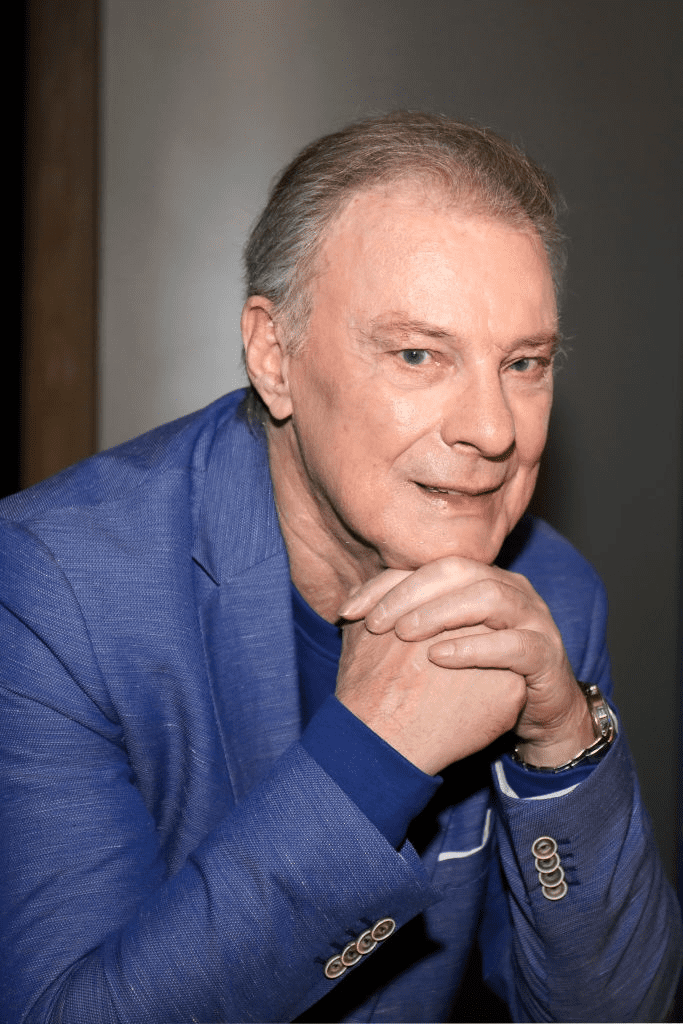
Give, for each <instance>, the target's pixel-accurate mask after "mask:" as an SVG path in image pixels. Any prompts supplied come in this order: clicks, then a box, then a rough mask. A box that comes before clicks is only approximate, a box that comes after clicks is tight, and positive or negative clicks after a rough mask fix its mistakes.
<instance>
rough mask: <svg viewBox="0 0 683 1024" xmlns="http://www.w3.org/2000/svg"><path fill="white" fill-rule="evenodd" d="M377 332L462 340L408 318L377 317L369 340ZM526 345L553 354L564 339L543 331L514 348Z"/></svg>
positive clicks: (516, 343) (558, 335)
mask: <svg viewBox="0 0 683 1024" xmlns="http://www.w3.org/2000/svg"><path fill="white" fill-rule="evenodd" d="M375 332H377V333H380V334H381V333H383V332H390V333H397V334H403V335H407V334H412V335H415V334H418V335H422V337H424V338H436V339H440V338H441V339H443V338H445V339H447V340H449V341H452V342H456V343H457V342H458V341H459V340H460V339H459V338H458V335H456V334H452V333H451V332H450V331H446V330H444V329H443V328H441V327H437V326H436V325H434V324H430V323H427V322H426V321H425V320H412V319H410V318H408V317H401V316H397V317H377V318H376V319H374V320H371V321H370V331H369V332H368V333H367V334H366V332H363V333H364V334H365V336H366V337H367V338H371V337H372V336H373V335H374V334H375ZM519 345H525V346H527V347H529V348H548V346H550V348H551V349H552V354H553V355H555V353H556V352H557V351H558V350H559V349H560V348H561V345H562V338H561V336H560V333H559V331H542V332H541V333H540V334H534V335H532V336H530V337H528V338H524V337H522V338H517V339H516V340H515V343H514V346H512V347H517V346H519Z"/></svg>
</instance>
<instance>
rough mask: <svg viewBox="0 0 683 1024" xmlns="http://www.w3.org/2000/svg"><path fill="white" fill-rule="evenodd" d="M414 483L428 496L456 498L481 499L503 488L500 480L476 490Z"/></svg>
mask: <svg viewBox="0 0 683 1024" xmlns="http://www.w3.org/2000/svg"><path fill="white" fill-rule="evenodd" d="M415 483H416V484H417V486H418V487H419V488H421V489H422V490H423V491H426V492H427V493H428V494H444V495H454V496H455V497H458V498H482V497H485V496H486V495H487V494H495V492H496V491H499V490H500V488H501V487H502V486H503V483H504V481H502V480H501V481H500V483H497V484H493V485H492V486H491V487H477V488H471V487H442V486H440V485H439V484H423V483H420V481H419V480H416V481H415Z"/></svg>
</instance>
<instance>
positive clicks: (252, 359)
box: [242, 295, 292, 420]
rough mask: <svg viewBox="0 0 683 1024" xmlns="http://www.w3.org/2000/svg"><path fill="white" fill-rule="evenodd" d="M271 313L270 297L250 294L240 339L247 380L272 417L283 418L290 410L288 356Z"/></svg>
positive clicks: (279, 330)
mask: <svg viewBox="0 0 683 1024" xmlns="http://www.w3.org/2000/svg"><path fill="white" fill-rule="evenodd" d="M272 314H273V303H272V302H271V301H270V299H266V298H264V296H263V295H251V296H250V297H249V298H248V299H247V301H246V302H245V304H244V309H243V310H242V342H243V344H244V355H245V360H246V364H247V373H248V374H249V380H250V381H251V383H252V384H253V385H254V387H255V388H256V390H257V391H258V393H259V395H260V396H261V398H262V399H263V401H264V402H265V403H266V405H267V406H268V408H269V410H270V413H271V415H272V416H273V418H274V419H276V420H284V419H287V417H288V416H291V413H292V402H291V398H290V394H289V383H288V378H287V371H288V367H289V358H290V357H289V353H288V352H287V347H286V344H285V340H284V338H283V337H282V330H281V328H280V327H279V325H278V324H277V323H276V322H275V320H274V319H273V315H272Z"/></svg>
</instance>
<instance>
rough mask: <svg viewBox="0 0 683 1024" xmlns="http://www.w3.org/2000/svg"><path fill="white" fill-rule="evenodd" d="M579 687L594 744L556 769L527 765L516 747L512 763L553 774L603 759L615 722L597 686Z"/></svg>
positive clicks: (583, 685)
mask: <svg viewBox="0 0 683 1024" xmlns="http://www.w3.org/2000/svg"><path fill="white" fill-rule="evenodd" d="M579 686H580V687H581V690H582V692H583V695H584V697H585V698H586V702H587V703H588V710H589V712H590V716H591V721H592V722H593V733H594V735H595V743H591V745H590V747H586V748H585V750H581V751H580V752H579V753H578V754H576V756H575V757H572V759H571V760H570V761H565V763H564V764H560V765H558V766H557V767H556V768H551V767H548V766H547V765H540V764H529V762H528V761H524V760H523V759H522V757H521V756H520V753H519V750H518V748H517V747H515V748H514V750H513V751H512V752H511V754H510V756H511V757H512V760H513V761H516V762H517V764H521V765H522V767H523V768H526V769H527V770H528V771H531V772H551V773H553V774H555V773H557V772H566V771H567V770H568V769H569V768H576V766H577V765H579V764H596V763H597V762H598V761H600V760H601V758H603V757H604V755H605V753H606V752H607V750H608V749H609V748H610V746H611V745H612V742H613V740H614V737H615V736H616V734H617V720H616V718H615V717H614V712H613V711H612V709H611V708H610V706H609V704H608V703H607V701H606V700H605V698H604V697H603V695H602V694H601V693H600V690H599V689H598V688H597V686H595V685H594V684H593V683H581V682H580V683H579Z"/></svg>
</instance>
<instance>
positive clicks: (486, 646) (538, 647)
mask: <svg viewBox="0 0 683 1024" xmlns="http://www.w3.org/2000/svg"><path fill="white" fill-rule="evenodd" d="M427 656H428V657H429V660H430V661H432V662H433V663H434V664H435V665H439V666H440V667H441V668H484V669H486V668H501V669H509V670H510V671H511V672H516V673H517V674H518V675H520V676H524V677H525V678H526V679H527V682H528V683H530V684H531V683H532V682H533V681H534V680H537V679H539V678H541V677H542V676H544V675H545V674H546V673H547V672H548V670H549V669H550V668H551V666H552V665H553V663H554V662H555V661H556V659H555V657H554V652H553V651H552V649H551V647H550V644H549V643H548V640H547V638H546V637H545V636H544V635H543V634H542V633H537V632H536V631H535V630H530V629H506V630H496V631H494V632H490V633H479V634H477V635H470V636H465V637H451V638H448V639H447V640H440V641H438V643H435V644H432V645H431V646H430V647H429V649H428V652H427Z"/></svg>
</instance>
